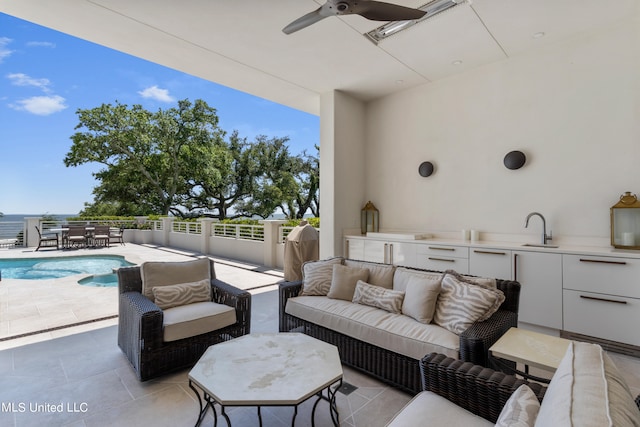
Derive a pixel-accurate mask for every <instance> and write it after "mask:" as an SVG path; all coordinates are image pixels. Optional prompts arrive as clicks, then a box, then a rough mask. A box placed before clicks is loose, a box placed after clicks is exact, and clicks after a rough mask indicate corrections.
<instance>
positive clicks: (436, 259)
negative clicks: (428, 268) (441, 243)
mask: <svg viewBox="0 0 640 427" xmlns="http://www.w3.org/2000/svg"><path fill="white" fill-rule="evenodd" d="M428 259H430V260H431V261H446V262H456V260H455V259H447V258H432V257H429V258H428Z"/></svg>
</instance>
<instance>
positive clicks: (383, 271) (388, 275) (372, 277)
mask: <svg viewBox="0 0 640 427" xmlns="http://www.w3.org/2000/svg"><path fill="white" fill-rule="evenodd" d="M344 265H347V266H349V267H358V268H366V269H367V270H369V279H368V280H367V282H368V283H370V284H372V285H376V286H382V287H383V288H387V289H392V288H393V274H394V272H395V270H396V267H395V266H393V265H390V264H376V263H373V262H366V261H354V260H351V259H346V260H345V261H344Z"/></svg>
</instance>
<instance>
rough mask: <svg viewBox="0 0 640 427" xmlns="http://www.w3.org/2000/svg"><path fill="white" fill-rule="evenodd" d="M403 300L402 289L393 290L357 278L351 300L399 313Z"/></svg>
mask: <svg viewBox="0 0 640 427" xmlns="http://www.w3.org/2000/svg"><path fill="white" fill-rule="evenodd" d="M403 300H404V292H402V291H393V290H391V289H386V288H383V287H381V286H375V285H370V284H368V283H366V282H363V281H362V280H358V283H357V284H356V291H355V292H354V294H353V300H352V302H355V303H357V304H362V305H368V306H371V307H376V308H381V309H383V310H386V311H388V312H390V313H397V314H400V313H401V312H402V301H403Z"/></svg>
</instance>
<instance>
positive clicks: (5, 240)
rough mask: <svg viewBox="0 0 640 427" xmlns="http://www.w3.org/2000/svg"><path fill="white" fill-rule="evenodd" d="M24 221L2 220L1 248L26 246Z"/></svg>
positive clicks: (0, 222) (0, 225)
mask: <svg viewBox="0 0 640 427" xmlns="http://www.w3.org/2000/svg"><path fill="white" fill-rule="evenodd" d="M24 230H25V223H24V221H0V248H12V247H14V246H24Z"/></svg>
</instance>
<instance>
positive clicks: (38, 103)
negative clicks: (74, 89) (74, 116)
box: [10, 95, 67, 116]
mask: <svg viewBox="0 0 640 427" xmlns="http://www.w3.org/2000/svg"><path fill="white" fill-rule="evenodd" d="M64 102H65V99H64V98H63V97H61V96H58V95H55V96H32V97H31V98H26V99H21V100H20V101H18V102H17V104H11V105H10V107H11V108H13V109H14V110H18V111H26V112H28V113H31V114H35V115H37V116H48V115H50V114H54V113H57V112H59V111H62V110H64V109H65V108H67V105H65V103H64Z"/></svg>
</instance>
